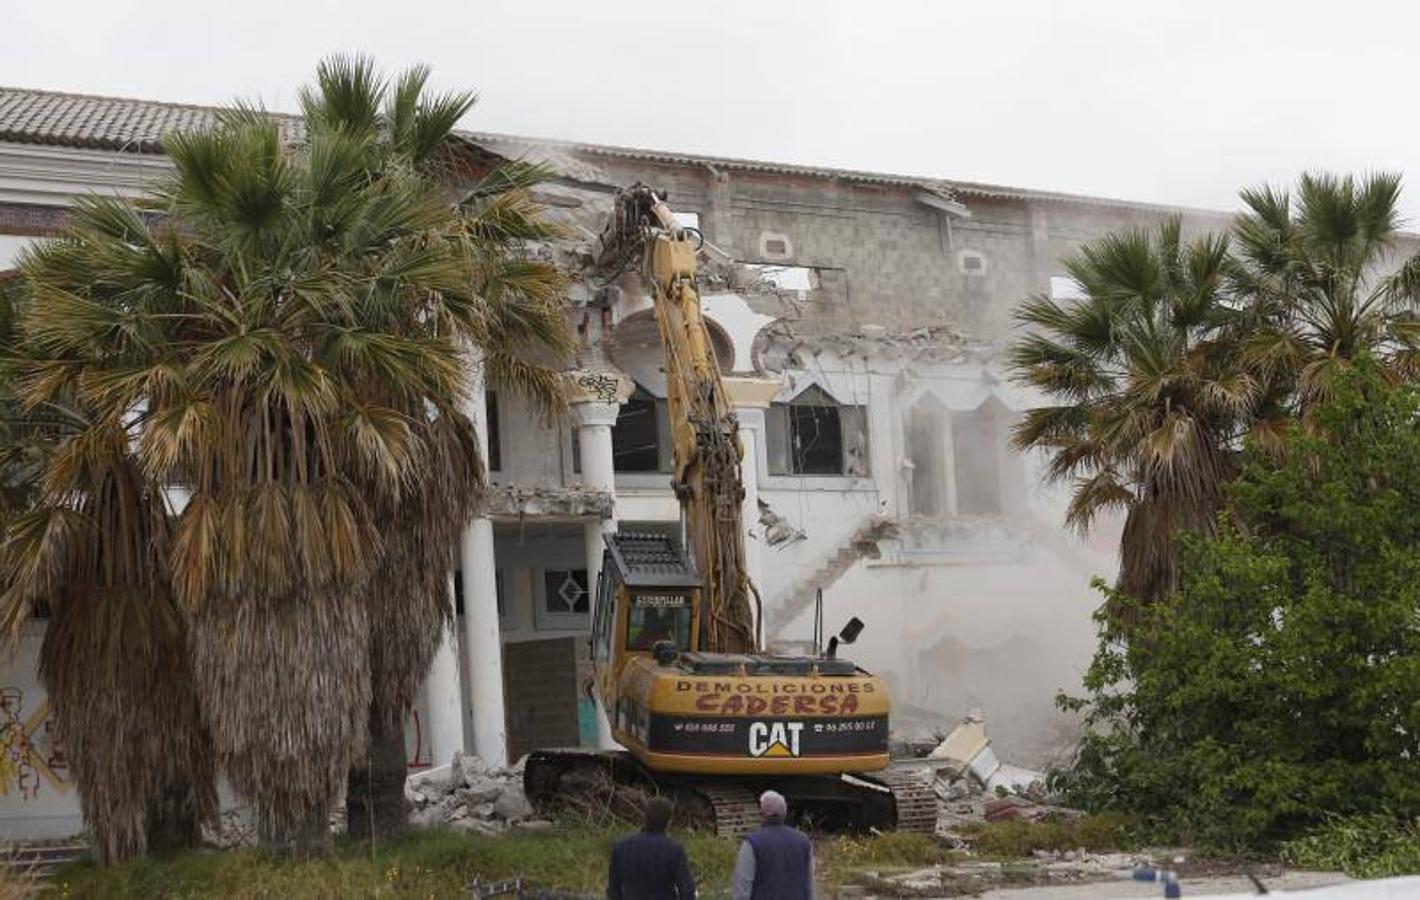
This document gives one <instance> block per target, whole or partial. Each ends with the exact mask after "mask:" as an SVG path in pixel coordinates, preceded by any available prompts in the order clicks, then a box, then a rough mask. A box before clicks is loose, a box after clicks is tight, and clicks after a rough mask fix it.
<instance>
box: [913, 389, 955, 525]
mask: <svg viewBox="0 0 1420 900" xmlns="http://www.w3.org/2000/svg"><path fill="white" fill-rule="evenodd" d="M950 416H951V414H950V412H948V410H947V408H946V407H945V406H943V405H942V402H941V401H940V400H938V399H937V398H936V397H933V396H932V395H930V394H928V395H927V396H925V397H923V398H922V399H921V400H918V401H917V403H916V405H914V406H913V407H912V411H911V412H910V414H909V417H908V421H907V457H908V459H909V460H911V462H912V469H911V472H912V476H911V478H912V481H911V491H910V495H909V502H910V503H911V507H910V508H911V513H912V515H914V516H929V517H938V516H945V515H947V514H948V513H949V512H950V511H951V498H950V496H949V494H948V491H947V426H948V423H949V421H950Z"/></svg>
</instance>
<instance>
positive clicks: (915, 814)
mask: <svg viewBox="0 0 1420 900" xmlns="http://www.w3.org/2000/svg"><path fill="white" fill-rule="evenodd" d="M865 777H866V778H868V779H870V780H872V781H876V782H878V783H879V784H881V785H883V786H885V787H887V788H888V789H889V790H891V791H892V799H893V806H894V807H895V808H896V812H897V821H896V822H895V823H894V824H895V826H896V830H898V831H916V832H921V833H925V834H933V833H935V832H936V830H937V792H936V791H935V790H933V788H932V782H931V781H929V780H928V779H926V778H924V777H923V772H922V769H920V768H916V767H911V766H893V767H891V768H888V769H884V770H883V771H881V772H874V773H872V774H871V775H868V776H865Z"/></svg>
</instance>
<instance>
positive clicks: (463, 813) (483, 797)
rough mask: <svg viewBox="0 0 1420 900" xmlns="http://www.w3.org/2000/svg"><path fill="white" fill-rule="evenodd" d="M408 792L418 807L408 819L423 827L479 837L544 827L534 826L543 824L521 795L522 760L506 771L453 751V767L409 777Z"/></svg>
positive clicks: (406, 794) (436, 767) (406, 783)
mask: <svg viewBox="0 0 1420 900" xmlns="http://www.w3.org/2000/svg"><path fill="white" fill-rule="evenodd" d="M404 793H405V796H406V797H408V798H409V802H410V803H411V804H413V807H414V809H413V811H412V812H411V813H410V816H409V821H410V823H411V824H413V825H417V826H420V827H425V828H431V827H436V826H440V825H448V826H450V827H452V828H457V829H459V830H461V831H468V832H472V833H475V834H502V833H503V832H505V831H507V830H508V829H509V828H510V827H512V826H515V825H517V826H522V825H524V824H525V823H526V824H528V826H529V827H533V828H540V827H546V826H545V824H543V825H538V824H531V823H535V822H539V821H540V820H538V819H536V818H535V817H534V813H533V808H532V805H531V804H530V803H528V798H527V797H526V796H525V795H524V794H523V763H522V762H519V763H518V764H517V765H515V766H510V767H507V768H502V767H498V766H489V765H488V764H487V763H485V762H484V761H483V760H482V759H480V758H479V757H477V756H475V755H473V754H465V753H455V754H454V758H453V761H452V762H451V763H450V764H449V765H446V766H435V767H433V768H430V769H425V770H424V771H422V772H416V773H415V774H413V775H411V776H409V778H408V779H407V780H406V781H405V788H404Z"/></svg>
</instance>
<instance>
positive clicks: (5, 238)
mask: <svg viewBox="0 0 1420 900" xmlns="http://www.w3.org/2000/svg"><path fill="white" fill-rule="evenodd" d="M36 240H37V238H32V237H22V236H20V235H15V234H0V272H3V271H5V270H6V269H10V268H14V265H15V260H16V259H17V258H19V255H20V251H21V250H22V249H24V248H25V247H28V246H29V245H30V244H33V243H34V242H35V241H36Z"/></svg>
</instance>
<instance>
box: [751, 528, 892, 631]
mask: <svg viewBox="0 0 1420 900" xmlns="http://www.w3.org/2000/svg"><path fill="white" fill-rule="evenodd" d="M897 532H898V526H897V522H896V521H895V520H893V519H888V518H885V517H883V516H876V515H875V516H869V517H868V518H867V519H866V520H865V521H864V522H863V523H862V524H860V525H859V526H858V527H857V528H855V529H854V530H853V531H852V533H850V534H849V535H848V537H847V539H846V540H845V541H844V542H843V545H842V546H841V547H839V548H838V550H837V552H835V553H834V554H833V555H832V556H830V557H829V558H828V559H827V560H825V561H824V563H823V565H821V566H819V567H818V568H817V569H815V570H814V571H813V573H812V574H810V575H809V576H808V577H807V578H805V579H804V580H802V581H800V582H798V583H797V584H795V585H794V586H793V587H792V588H790V589H789V592H788V593H787V594H786V595H785V597H784V599H783V601H782V602H780V603H777V604H774V605H773V606H772V607H770V608H769V609H767V610H766V613H765V618H766V619H767V620H768V622H767V623H766V624H767V625H768V628H767V631H768V632H769V633H770V634H778V633H779V632H780V631H781V630H782V629H783V628H784V627H785V626H786V625H788V624H789V623H790V622H792V621H794V620H795V619H796V618H798V617H799V616H800V615H801V614H803V612H804V611H805V610H807V609H808V608H809V607H810V606H812V605H813V602H814V598H815V597H816V596H817V595H818V592H819V591H826V590H828V589H829V588H830V587H832V586H833V584H834V583H835V582H836V581H838V579H840V578H842V577H843V575H844V573H845V572H847V571H848V570H849V569H851V568H853V564H854V563H856V562H857V561H858V560H860V559H863V558H865V557H866V558H868V559H877V558H878V557H879V556H881V555H882V551H881V550H879V549H878V542H879V541H885V540H890V539H892V538H895V537H897Z"/></svg>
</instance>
